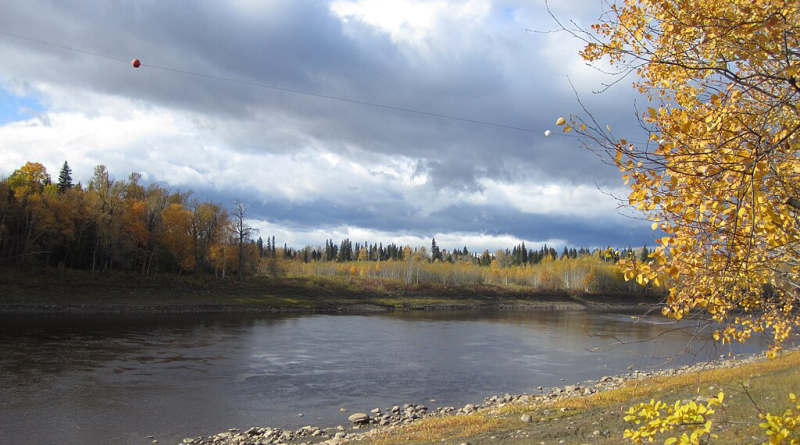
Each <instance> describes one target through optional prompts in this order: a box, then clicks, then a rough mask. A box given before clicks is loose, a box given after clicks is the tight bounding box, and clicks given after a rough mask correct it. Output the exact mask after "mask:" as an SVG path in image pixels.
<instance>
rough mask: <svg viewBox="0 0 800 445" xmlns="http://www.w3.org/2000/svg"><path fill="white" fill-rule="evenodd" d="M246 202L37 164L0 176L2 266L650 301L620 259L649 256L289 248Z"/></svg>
mask: <svg viewBox="0 0 800 445" xmlns="http://www.w3.org/2000/svg"><path fill="white" fill-rule="evenodd" d="M255 235H257V232H256V230H255V229H254V228H252V227H251V226H249V225H248V223H247V205H246V204H244V203H241V202H235V203H234V206H233V207H232V208H231V209H230V210H228V209H227V208H225V206H223V205H222V204H219V203H214V202H207V201H200V200H198V199H197V198H194V197H192V193H191V192H183V191H175V190H171V189H169V188H166V187H164V186H161V185H159V184H157V183H150V184H146V185H145V184H143V183H142V180H141V175H140V174H138V173H131V174H130V176H129V177H128V179H127V180H115V179H112V178H110V177H109V173H108V170H107V169H106V167H105V166H102V165H99V166H97V167H95V169H94V173H93V175H92V177H91V179H90V180H89V182H88V184H86V185H85V186H84V185H82V184H80V183H78V184H73V181H72V171H71V169H70V167H69V164H68V163H67V162H66V161H65V162H64V164H63V166H62V168H61V170H60V172H59V175H58V179H57V181H53V180H52V178H51V176H50V175H49V173H48V172H47V169H46V168H45V167H44V165H42V164H40V163H36V162H28V163H26V164H25V165H24V166H22V167H20V168H19V169H17V170H15V171H14V173H13V174H11V175H10V176H9V177H8V178H3V179H0V262H2V264H4V265H19V266H24V267H26V268H29V269H33V270H35V269H36V268H53V267H55V268H66V269H78V270H87V271H91V273H92V274H95V273H97V274H108V273H112V272H115V271H116V272H126V273H139V274H144V275H152V274H166V275H169V274H173V275H196V276H202V277H215V278H220V279H224V278H226V277H229V276H235V277H237V278H239V279H241V278H243V277H246V276H249V275H266V276H271V277H275V278H279V277H285V276H309V275H316V276H340V277H362V278H369V279H383V280H396V281H399V282H401V283H403V284H405V285H419V284H437V285H442V286H445V287H448V286H469V285H477V284H493V285H502V286H525V287H530V288H533V289H536V290H562V291H570V292H649V291H651V290H652V288H653V286H649V287H648V286H642V285H639V284H636V283H635V282H630V281H629V282H626V280H625V279H624V276H623V273H622V271H621V270H620V269H619V268H618V267H617V265H616V264H617V261H618V260H619V259H620V258H631V257H639V258H642V259H645V258H647V256H648V253H649V251H648V249H647V247H646V246H645V247H644V248H641V249H637V251H634V250H633V249H631V248H625V249H621V250H614V249H612V248H606V249H589V248H567V247H564V248H563V250H562V251H561V252H558V251H557V250H556V249H554V248H552V247H548V246H543V247H541V248H539V249H528V248H527V247H526V246H525V243H524V242H523V243H521V244H519V245H517V246H514V247H512V248H510V249H508V248H507V249H505V250H497V251H495V252H489V251H488V250H485V251H483V252H481V253H477V252H471V251H469V250H468V248H467V247H466V246H465V247H463V248H455V249H452V250H447V249H441V248H440V247H439V246H438V245H437V243H436V240H435V239H433V240H431V245H430V247H427V246H416V247H412V246H398V245H396V244H395V243H389V244H386V245H384V244H383V243H371V244H370V243H368V242H363V243H361V242H355V243H353V242H352V241H351V240H349V239H344V240H342V241H341V242H339V243H338V244H336V243H334V242H333V240H327V241H326V242H325V246H306V247H304V248H300V249H297V248H292V247H289V246H287V245H286V244H283V246H282V247H278V246H277V242H276V240H275V237H274V236H271V237H270V236H267V237H266V241H265V240H264V238H262V237H260V236H259V237H256V236H255Z"/></svg>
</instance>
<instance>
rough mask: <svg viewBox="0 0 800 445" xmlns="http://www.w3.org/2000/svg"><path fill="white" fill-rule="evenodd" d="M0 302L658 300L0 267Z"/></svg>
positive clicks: (515, 289)
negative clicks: (101, 273)
mask: <svg viewBox="0 0 800 445" xmlns="http://www.w3.org/2000/svg"><path fill="white" fill-rule="evenodd" d="M0 295H2V297H1V298H0V304H22V305H24V304H30V305H99V306H105V305H111V306H145V307H151V306H158V307H164V306H192V305H198V306H202V305H207V306H226V305H228V306H240V307H244V308H256V309H259V308H260V309H265V308H266V309H271V308H275V309H300V310H303V309H305V310H332V309H333V310H335V309H337V308H339V307H347V306H351V305H361V304H369V305H375V306H380V307H383V308H386V309H421V308H427V307H459V306H460V307H470V306H480V305H496V304H526V303H536V304H539V303H558V302H569V303H571V304H583V303H591V302H608V303H615V304H626V303H627V304H629V303H630V302H641V301H650V300H653V301H657V299H658V297H654V296H649V297H646V296H643V295H639V294H637V295H628V294H611V295H608V294H605V295H579V294H568V293H566V292H537V291H534V290H532V289H530V288H525V287H520V286H515V285H514V286H503V285H488V284H481V285H468V286H443V285H437V284H419V285H404V284H402V283H401V282H399V281H398V280H394V279H382V278H374V277H359V276H296V277H284V278H277V279H274V278H269V277H264V276H254V277H248V278H246V279H245V280H242V281H238V280H236V279H235V278H234V277H228V278H226V279H216V278H213V277H196V276H175V275H149V276H143V275H140V274H135V273H111V274H103V275H100V274H95V275H93V274H91V273H90V272H88V271H79V270H70V269H59V268H45V269H36V270H25V269H23V268H0Z"/></svg>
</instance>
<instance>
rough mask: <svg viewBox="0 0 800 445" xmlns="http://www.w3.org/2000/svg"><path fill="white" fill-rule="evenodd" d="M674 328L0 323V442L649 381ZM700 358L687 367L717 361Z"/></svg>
mask: <svg viewBox="0 0 800 445" xmlns="http://www.w3.org/2000/svg"><path fill="white" fill-rule="evenodd" d="M653 320H658V319H647V320H646V321H653ZM672 327H674V326H664V325H660V324H655V323H651V322H636V321H635V320H634V319H632V318H631V316H630V315H629V314H618V313H601V312H587V311H536V312H530V311H498V312H490V313H486V312H470V311H466V312H465V311H460V312H398V313H389V314H379V315H369V316H364V315H266V314H215V315H209V314H205V315H174V314H173V315H64V314H58V315H47V314H14V315H8V314H7V315H0V351H1V352H2V354H0V400H4V402H6V403H3V404H0V431H2V432H3V437H4V438H6V439H8V440H10V441H11V442H10V443H16V444H24V443H37V444H48V443H53V444H55V443H59V444H73V443H74V444H84V443H118V444H126V443H130V444H133V443H144V439H145V438H146V437H147V436H148V435H151V434H154V435H156V436H157V437H158V438H159V439H160V440H161V441H162V442H178V441H180V440H181V439H182V438H183V437H185V436H187V435H198V434H203V435H206V434H212V433H216V432H219V431H223V430H226V429H228V428H232V427H239V428H246V427H249V426H252V425H271V426H286V427H299V426H302V425H306V424H309V423H321V424H323V425H335V424H338V423H342V422H344V421H345V420H346V414H342V413H340V412H339V410H338V408H339V407H340V406H345V407H347V408H350V409H351V410H364V409H371V408H373V407H377V406H382V407H383V406H386V405H387V404H396V403H407V402H415V403H425V404H427V405H429V406H431V405H433V406H436V405H440V404H442V405H450V406H454V405H463V404H465V403H468V402H476V401H480V400H481V399H482V398H483V397H485V396H488V395H492V394H496V393H501V392H506V391H508V392H523V391H531V390H532V388H535V387H536V386H539V385H541V386H555V385H559V384H563V383H562V381H561V379H564V380H565V381H567V382H570V383H571V382H578V381H582V380H586V379H591V378H595V379H596V378H599V377H601V376H603V375H607V374H615V373H619V372H624V371H625V369H626V367H628V366H629V365H634V366H636V367H637V368H643V367H649V366H658V365H660V364H661V363H663V358H661V357H669V356H672V355H674V354H676V353H678V352H679V351H681V350H682V349H683V348H685V347H686V345H687V340H688V339H689V337H688V336H687V334H686V333H684V332H681V331H675V332H671V333H669V334H666V335H662V336H660V337H659V334H662V333H663V332H664V331H665V330H666V329H668V328H672ZM594 333H602V334H603V335H605V336H614V337H615V338H616V339H619V340H622V341H624V342H631V341H638V340H646V339H651V338H655V337H658V340H657V341H652V342H646V343H632V344H621V343H619V342H618V341H617V340H615V339H612V338H608V337H604V336H590V335H589V334H594ZM701 343H702V342H697V343H695V344H694V345H693V348H694V350H693V352H695V353H698V355H697V357H696V358H695V357H694V356H688V358H687V356H684V357H683V361H684V362H686V361H687V360H688V361H691V360H696V359H706V358H707V357H710V356H711V357H713V356H715V355H717V354H718V353H719V352H720V351H716V350H714V349H713V348H705V349H701V348H699V346H701ZM763 346H764V345H763V341H760V340H756V341H753V342H751V343H748V344H747V345H745V346H744V348H746V349H741V351H745V352H746V351H755V350H759V349H761V348H763ZM592 350H599V351H602V352H596V353H591V352H588V351H592ZM738 351H740V350H737V352H738ZM430 398H435V399H437V400H438V401H439V403H436V404H433V403H430V402H429V401H428V400H429V399H430ZM297 413H304V414H305V418H302V419H301V418H298V417H297ZM317 418H321V419H322V420H321V421H318V420H317ZM98 426H100V427H98ZM30 431H37V435H36V437H35V439H31V438H30Z"/></svg>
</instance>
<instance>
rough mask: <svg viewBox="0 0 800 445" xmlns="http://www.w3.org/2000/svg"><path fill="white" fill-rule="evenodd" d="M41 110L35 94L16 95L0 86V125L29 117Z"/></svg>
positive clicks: (42, 108) (41, 107)
mask: <svg viewBox="0 0 800 445" xmlns="http://www.w3.org/2000/svg"><path fill="white" fill-rule="evenodd" d="M43 111H45V108H44V107H43V106H42V104H40V103H39V101H38V99H37V98H36V97H35V96H17V95H15V94H12V93H10V92H9V91H7V90H5V89H3V88H0V125H5V124H8V123H10V122H16V121H21V120H25V119H30V118H31V117H33V116H36V115H37V114H39V113H41V112H43Z"/></svg>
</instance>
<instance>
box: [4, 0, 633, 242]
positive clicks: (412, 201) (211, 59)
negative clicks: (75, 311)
mask: <svg viewBox="0 0 800 445" xmlns="http://www.w3.org/2000/svg"><path fill="white" fill-rule="evenodd" d="M550 3H551V7H552V8H553V10H554V11H556V13H558V14H562V13H563V14H572V15H571V16H570V18H572V19H575V20H577V21H578V22H579V23H582V24H588V23H591V21H592V20H593V19H594V18H595V17H596V16H597V11H595V10H593V9H591V8H593V6H592V7H590V5H593V3H592V2H588V1H582V2H578V3H575V2H556V1H551V2H550ZM528 28H536V29H542V28H552V22H551V20H550V18H549V16H548V15H547V12H546V11H545V10H544V7H543V4H536V3H530V2H523V1H513V0H497V1H489V0H463V1H456V0H432V1H422V0H396V1H388V0H386V1H383V0H382V1H377V0H357V1H346V0H335V1H332V2H321V1H317V0H276V1H271V2H254V1H245V0H238V1H233V0H231V1H221V2H220V1H211V0H198V1H196V2H193V7H192V8H185V6H184V5H182V4H180V3H177V2H122V3H107V2H103V1H101V0H90V1H78V0H59V1H56V0H33V1H30V2H15V3H12V4H10V5H8V6H7V7H6V8H4V14H3V15H2V17H0V29H3V30H6V31H7V32H12V33H16V34H21V35H25V36H29V37H31V38H34V39H38V40H43V41H48V42H53V43H57V44H59V45H66V46H70V47H75V48H79V49H81V50H83V51H88V52H92V53H96V54H101V55H106V56H110V57H112V58H111V59H109V58H105V57H97V56H92V55H89V54H86V53H81V52H74V51H68V50H64V49H62V48H58V47H55V46H52V45H43V44H41V43H36V42H32V41H29V40H24V39H16V38H14V37H9V36H0V40H2V42H3V44H2V45H0V58H2V60H3V61H4V63H3V64H2V65H0V87H2V88H3V89H5V90H6V91H8V94H9V95H11V96H14V97H35V98H36V103H37V104H39V105H40V107H41V109H37V114H36V115H35V116H34V115H18V116H14V118H13V122H8V123H6V124H4V125H2V126H1V127H0V162H2V170H3V171H2V172H0V173H2V174H9V173H11V172H12V171H13V169H14V168H18V167H19V166H20V165H22V164H23V163H24V162H25V161H28V160H35V161H40V162H44V163H45V164H46V165H47V166H48V168H51V169H57V168H58V167H59V166H60V165H61V163H62V162H63V161H64V159H67V160H69V162H70V164H71V165H72V167H73V170H74V171H75V176H76V178H78V177H81V176H83V177H84V178H88V176H90V175H91V171H92V167H93V166H94V165H96V164H105V165H106V166H108V168H109V170H110V171H111V173H112V175H114V176H115V177H117V178H124V177H126V176H127V174H128V173H130V172H131V171H138V172H141V173H143V175H144V178H145V179H146V180H149V181H162V182H164V183H167V184H169V185H170V186H173V187H180V188H182V189H192V190H195V192H196V193H197V194H201V193H202V194H204V196H207V197H209V198H214V199H220V200H225V202H227V201H228V200H232V199H233V198H234V197H235V198H238V199H242V200H245V201H248V202H250V203H253V204H258V205H255V206H254V207H257V208H258V215H257V216H258V218H261V219H263V220H265V221H270V223H271V224H281V227H283V230H286V231H290V230H299V231H302V233H308V234H309V235H308V236H312V235H311V234H312V233H314V232H313V228H314V227H315V226H319V227H321V229H320V230H334V231H338V232H337V233H344V232H342V230H344V229H342V227H358V228H360V229H363V230H367V231H372V232H374V233H383V234H393V235H391V236H399V237H407V236H408V237H421V238H427V237H428V236H432V235H434V234H440V235H442V236H445V234H447V233H458V234H459V235H458V236H462V237H469V236H476V237H483V236H492V237H495V238H496V239H498V240H499V239H504V238H497V237H503V236H509V237H512V238H513V237H517V238H520V239H523V238H524V239H527V240H529V241H530V242H537V240H540V241H542V240H561V241H563V242H566V243H578V242H583V243H586V244H607V243H610V242H611V241H606V240H616V241H614V242H620V243H625V244H627V243H638V242H640V241H641V240H643V239H649V238H648V237H649V233H647V231H646V230H644V227H645V226H646V225H645V224H641V223H638V222H632V221H630V220H627V219H625V218H621V217H619V216H618V215H617V209H616V202H615V201H614V200H613V199H610V198H609V197H608V196H606V195H604V194H603V193H602V192H600V191H598V189H597V187H598V186H599V187H600V189H602V190H603V191H606V192H609V191H610V192H614V193H624V191H623V190H621V189H620V180H619V173H618V172H617V171H616V170H615V169H614V168H611V167H609V166H607V165H605V164H603V163H602V162H601V161H600V160H599V159H598V158H597V157H596V156H594V155H592V154H591V153H590V152H588V151H587V150H585V149H583V148H581V147H580V143H579V141H577V140H576V139H574V138H570V137H564V136H563V135H561V134H560V133H558V132H555V134H554V135H553V136H552V137H550V138H546V137H545V136H544V135H543V131H544V130H546V129H554V125H553V123H554V121H555V119H556V118H557V117H558V116H561V115H568V114H569V113H570V112H573V111H576V110H578V109H579V107H578V104H577V102H576V100H575V96H574V95H575V92H574V91H573V89H572V88H573V86H574V87H575V89H576V90H578V92H579V93H580V94H581V97H582V100H584V103H586V104H587V106H589V107H590V108H591V109H592V110H593V111H595V112H596V115H597V116H598V117H600V119H601V121H602V122H604V123H605V122H608V123H610V124H611V125H612V127H614V128H615V129H617V131H618V132H619V133H620V134H626V133H627V132H634V131H635V127H634V126H633V125H631V122H633V119H632V117H633V108H632V103H633V100H634V98H635V97H636V96H635V95H634V93H633V92H631V91H630V90H629V89H627V88H622V87H618V88H617V89H616V90H615V91H613V92H612V93H611V94H609V93H606V94H603V95H593V94H592V93H591V91H592V90H595V89H599V88H601V87H602V83H603V82H604V81H607V80H608V79H604V78H603V76H602V75H600V73H598V72H597V71H596V70H593V69H592V68H589V67H586V66H585V65H584V64H583V62H582V61H581V60H580V58H579V57H578V55H577V49H578V48H579V46H580V45H579V44H578V43H577V42H575V41H571V40H570V39H568V38H566V37H565V36H564V35H560V34H537V33H531V32H528V31H526V29H528ZM132 57H137V58H139V59H141V60H142V62H143V66H142V67H141V68H139V69H134V68H132V67H131V66H130V65H129V63H128V61H129V60H130V59H131V58H132ZM116 59H119V60H116ZM187 73H188V74H187ZM193 73H194V74H193ZM196 74H199V75H196ZM209 76H211V77H209ZM567 76H569V78H570V79H571V80H572V86H571V85H570V83H569V82H568V81H567ZM220 79H223V80H220ZM224 79H229V80H224ZM243 82H244V83H243ZM269 87H277V88H280V89H284V90H280V89H275V88H269ZM286 89H289V90H297V91H303V92H308V93H313V94H318V95H326V96H334V97H337V98H343V99H348V100H352V101H357V102H369V103H375V104H382V105H386V106H390V107H394V108H395V109H388V108H385V107H374V106H369V105H365V104H360V103H356V102H352V101H343V100H335V99H325V98H321V97H318V96H311V95H307V94H297V93H292V92H289V91H285V90H286ZM402 109H407V110H418V111H422V112H424V113H429V114H424V113H422V114H421V113H413V112H407V111H403V110H402ZM620 110H623V111H620ZM437 114H438V115H447V116H455V117H459V118H463V119H468V120H473V121H482V122H488V123H496V124H502V125H505V126H511V127H519V128H523V129H529V130H531V131H525V130H515V129H510V128H503V127H498V126H493V125H486V124H481V123H478V122H465V121H462V120H454V119H448V118H447V117H437V116H435V115H437ZM10 120H11V119H10ZM453 215H457V217H456V216H453ZM604 220H608V221H612V222H613V223H608V224H605V223H604V222H602V221H604ZM564 221H570V223H567V224H565V223H564ZM573 223H574V224H573ZM637 224H638V225H637ZM565 228H570V229H572V230H575V231H579V232H580V233H576V234H572V235H570V234H567V233H565ZM534 229H535V230H534ZM414 231H417V232H416V233H415V232H414ZM423 234H424V235H423ZM287 236H288V235H287ZM481 239H482V238H481ZM309 242H310V241H309Z"/></svg>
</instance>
